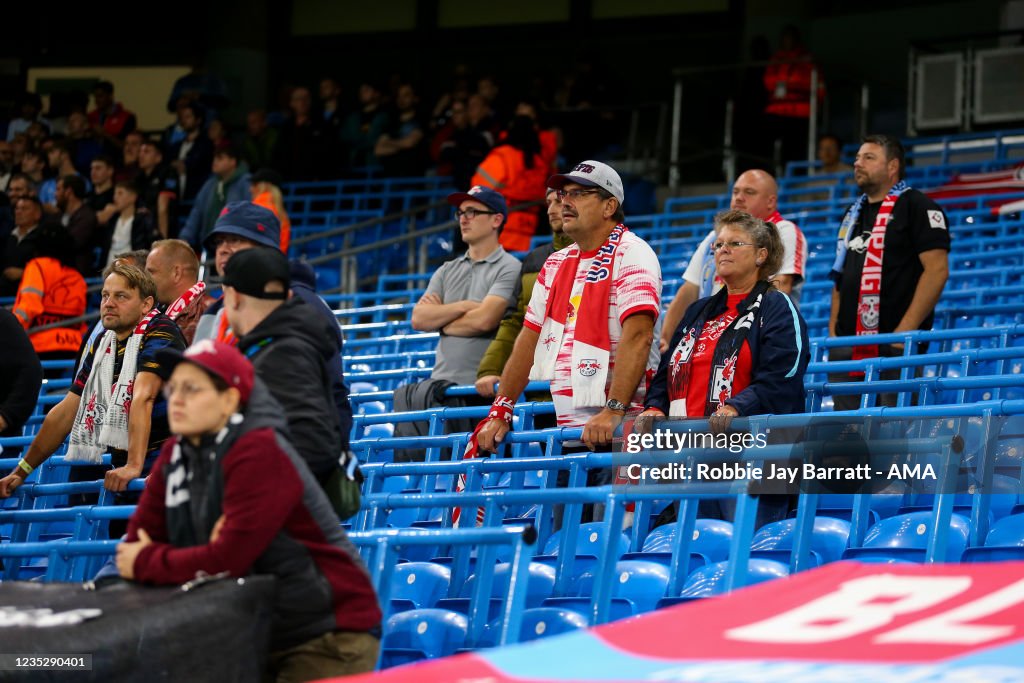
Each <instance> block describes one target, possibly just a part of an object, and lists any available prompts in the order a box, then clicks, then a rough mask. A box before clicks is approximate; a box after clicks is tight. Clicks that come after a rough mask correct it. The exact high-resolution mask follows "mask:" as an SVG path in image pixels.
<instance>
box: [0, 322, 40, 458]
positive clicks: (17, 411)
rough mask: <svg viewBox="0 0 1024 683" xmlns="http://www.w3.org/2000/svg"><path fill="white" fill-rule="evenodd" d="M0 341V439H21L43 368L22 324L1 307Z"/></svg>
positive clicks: (8, 454)
mask: <svg viewBox="0 0 1024 683" xmlns="http://www.w3.org/2000/svg"><path fill="white" fill-rule="evenodd" d="M0 339H3V340H4V347H5V349H4V353H0V436H20V435H21V428H22V427H24V426H25V422H26V421H27V420H28V418H29V416H30V415H31V414H32V410H33V409H35V407H36V400H37V399H38V398H39V387H40V386H42V383H43V368H42V366H41V365H40V364H39V358H38V357H37V356H36V352H35V349H33V348H32V343H31V342H29V340H28V335H27V334H25V330H24V329H23V328H22V327H21V323H19V322H18V319H17V318H15V317H14V314H13V313H11V312H10V311H9V310H7V309H6V308H0ZM16 450H20V449H16ZM14 451H15V449H12V450H11V451H10V452H8V453H5V454H4V456H3V457H5V458H6V457H12V456H14V455H16V453H15V452H14Z"/></svg>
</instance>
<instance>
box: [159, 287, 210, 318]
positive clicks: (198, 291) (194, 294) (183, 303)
mask: <svg viewBox="0 0 1024 683" xmlns="http://www.w3.org/2000/svg"><path fill="white" fill-rule="evenodd" d="M205 291H206V283H205V282H203V281H202V280H200V281H199V282H197V283H195V284H194V285H192V286H191V287H190V288H189V289H188V290H187V291H186V292H185V293H184V294H182V295H181V296H179V297H178V298H177V300H176V301H175V302H174V303H172V304H171V305H170V306H168V307H167V310H166V311H164V315H166V316H167V317H168V318H170V319H171V320H176V319H177V318H178V316H179V315H181V314H182V312H183V311H185V310H187V309H188V307H189V306H191V305H192V302H193V301H195V300H196V299H198V298H199V297H201V296H202V295H203V292H205Z"/></svg>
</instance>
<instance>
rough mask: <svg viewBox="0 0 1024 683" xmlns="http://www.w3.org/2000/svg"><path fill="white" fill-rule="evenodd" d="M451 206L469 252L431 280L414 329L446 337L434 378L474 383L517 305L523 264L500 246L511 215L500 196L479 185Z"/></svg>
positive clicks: (439, 349) (414, 313)
mask: <svg viewBox="0 0 1024 683" xmlns="http://www.w3.org/2000/svg"><path fill="white" fill-rule="evenodd" d="M448 203H449V204H451V205H452V206H454V207H455V218H456V220H457V221H458V222H459V230H460V232H461V234H462V239H463V240H464V241H465V242H466V244H468V245H469V249H468V250H467V251H466V253H465V254H463V255H462V256H459V257H458V258H455V259H452V260H451V261H447V262H445V263H444V264H443V265H442V266H441V267H440V268H438V269H437V272H435V273H434V275H433V276H432V277H431V278H430V283H429V284H428V285H427V291H426V292H425V293H424V294H423V296H422V297H421V298H420V300H419V302H418V303H417V304H416V306H415V307H414V308H413V309H412V328H413V329H414V330H417V331H418V332H439V333H440V334H441V339H440V341H439V342H438V345H437V354H436V361H435V363H434V371H433V372H432V373H431V375H430V378H431V379H435V380H436V379H440V380H447V381H449V382H455V383H456V384H474V383H475V382H476V369H477V367H478V366H479V364H480V359H481V358H482V357H483V355H484V352H485V351H487V347H488V345H490V343H491V339H492V338H493V337H494V331H495V330H497V329H498V324H499V323H500V322H501V319H502V318H503V317H504V315H505V311H506V310H508V308H509V307H510V306H513V305H515V298H514V295H515V287H516V280H517V279H518V278H519V270H520V266H521V264H520V263H519V260H518V259H516V258H515V257H514V256H512V255H511V254H509V253H508V252H506V251H505V249H504V248H502V246H501V245H500V244H499V243H498V235H499V234H500V233H501V229H502V227H504V225H505V219H506V217H507V216H508V206H507V205H506V204H505V198H504V197H502V196H501V194H500V193H498V192H496V191H494V190H491V189H489V188H485V187H480V186H476V187H473V188H471V189H470V190H469V192H456V193H453V194H450V195H448Z"/></svg>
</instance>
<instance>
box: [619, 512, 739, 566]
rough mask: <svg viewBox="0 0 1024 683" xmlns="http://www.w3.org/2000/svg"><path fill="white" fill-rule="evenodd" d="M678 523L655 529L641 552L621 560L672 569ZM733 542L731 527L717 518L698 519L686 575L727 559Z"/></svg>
mask: <svg viewBox="0 0 1024 683" xmlns="http://www.w3.org/2000/svg"><path fill="white" fill-rule="evenodd" d="M677 528H678V523H677V522H674V523H672V524H663V525H662V526H659V527H655V528H654V529H652V530H651V533H649V534H648V535H647V538H645V539H644V544H643V549H642V550H641V551H640V552H638V553H626V554H624V555H623V556H622V559H623V560H644V561H648V562H658V563H660V564H663V565H665V566H667V567H668V566H671V564H672V562H673V559H672V546H673V544H674V543H675V536H676V529H677ZM731 542H732V524H731V523H730V522H725V521H722V520H720V519H698V520H696V521H695V524H694V527H693V539H692V541H691V542H690V563H689V567H688V568H687V573H688V574H689V573H690V572H692V571H694V570H695V569H697V568H698V567H702V566H704V565H708V564H711V563H713V562H721V561H722V560H725V559H727V558H728V557H729V545H730V543H731Z"/></svg>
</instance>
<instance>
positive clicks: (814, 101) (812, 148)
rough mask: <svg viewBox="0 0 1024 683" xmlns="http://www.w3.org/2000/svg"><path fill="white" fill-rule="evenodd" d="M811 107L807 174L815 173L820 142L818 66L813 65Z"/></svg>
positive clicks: (808, 118) (808, 120)
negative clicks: (815, 159) (815, 160)
mask: <svg viewBox="0 0 1024 683" xmlns="http://www.w3.org/2000/svg"><path fill="white" fill-rule="evenodd" d="M810 104H811V108H810V114H809V115H808V116H807V163H808V164H810V165H809V166H808V167H807V175H814V166H813V164H814V158H815V153H816V152H817V149H816V148H817V146H818V145H817V142H818V67H817V66H812V67H811V103H810Z"/></svg>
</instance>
